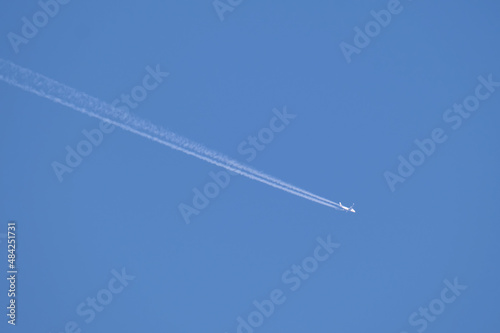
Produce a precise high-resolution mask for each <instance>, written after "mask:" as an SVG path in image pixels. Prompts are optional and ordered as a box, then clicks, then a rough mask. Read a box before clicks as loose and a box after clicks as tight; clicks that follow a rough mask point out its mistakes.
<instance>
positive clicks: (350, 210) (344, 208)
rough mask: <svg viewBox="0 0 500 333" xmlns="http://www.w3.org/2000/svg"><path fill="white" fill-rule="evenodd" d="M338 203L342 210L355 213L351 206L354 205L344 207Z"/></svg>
mask: <svg viewBox="0 0 500 333" xmlns="http://www.w3.org/2000/svg"><path fill="white" fill-rule="evenodd" d="M339 205H340V208H342V209H343V210H344V212H353V213H356V211H355V210H354V208H352V207H353V206H354V204H352V205H351V207H346V206H343V205H342V202H339Z"/></svg>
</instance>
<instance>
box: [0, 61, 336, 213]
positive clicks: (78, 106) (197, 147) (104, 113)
mask: <svg viewBox="0 0 500 333" xmlns="http://www.w3.org/2000/svg"><path fill="white" fill-rule="evenodd" d="M0 79H1V80H3V81H5V82H7V83H8V84H10V85H13V86H16V87H18V88H21V89H23V90H25V91H28V92H31V93H34V94H36V95H38V96H40V97H43V98H46V99H49V100H51V101H53V102H56V103H59V104H62V105H65V106H68V107H70V108H72V109H74V110H76V111H79V112H82V113H84V114H87V115H89V116H91V117H95V118H98V119H101V120H104V121H107V122H109V123H111V124H113V125H116V126H118V127H120V128H122V129H124V130H127V131H129V132H132V133H135V134H138V135H141V136H143V137H145V138H148V139H150V140H152V141H156V142H158V143H161V144H163V145H165V146H168V147H170V148H173V149H176V150H179V151H181V152H183V153H186V154H188V155H191V156H195V157H197V158H199V159H201V160H204V161H206V162H209V163H212V164H214V165H217V166H219V167H222V168H225V169H227V170H230V171H233V172H235V173H237V174H240V175H243V176H245V177H248V178H250V179H253V180H256V181H259V182H261V183H264V184H267V185H270V186H273V187H275V188H279V189H281V190H284V191H286V192H289V193H291V194H294V195H297V196H299V197H302V198H305V199H308V200H311V201H314V202H317V203H320V204H322V205H325V206H328V207H331V208H335V209H341V208H340V205H339V204H338V203H336V202H334V201H331V200H328V199H325V198H323V197H320V196H318V195H315V194H313V193H310V192H308V191H305V190H303V189H301V188H298V187H296V186H293V185H291V184H289V183H286V182H284V181H282V180H280V179H278V178H275V177H272V176H270V175H267V174H265V173H263V172H261V171H258V170H256V169H253V168H251V167H249V166H246V165H244V164H242V163H240V162H238V161H236V160H234V159H231V158H229V157H227V156H225V155H223V154H221V153H219V152H216V151H214V150H211V149H209V148H207V147H205V146H203V145H201V144H199V143H196V142H193V141H191V140H189V139H187V138H184V137H182V136H180V135H177V134H175V133H173V132H171V131H168V130H166V129H164V128H161V127H158V126H156V125H154V124H152V123H151V122H149V121H147V120H144V119H140V118H138V117H136V116H134V115H133V114H132V113H130V112H128V111H124V110H123V109H119V108H116V107H113V106H112V105H109V104H107V103H105V102H102V101H100V100H99V99H97V98H95V97H92V96H90V95H87V94H85V93H83V92H80V91H77V90H75V89H73V88H71V87H68V86H66V85H64V84H62V83H59V82H57V81H55V80H52V79H50V78H48V77H45V76H43V75H41V74H38V73H35V72H33V71H31V70H29V69H27V68H23V67H21V66H18V65H16V64H14V63H12V62H10V61H7V60H4V59H1V58H0Z"/></svg>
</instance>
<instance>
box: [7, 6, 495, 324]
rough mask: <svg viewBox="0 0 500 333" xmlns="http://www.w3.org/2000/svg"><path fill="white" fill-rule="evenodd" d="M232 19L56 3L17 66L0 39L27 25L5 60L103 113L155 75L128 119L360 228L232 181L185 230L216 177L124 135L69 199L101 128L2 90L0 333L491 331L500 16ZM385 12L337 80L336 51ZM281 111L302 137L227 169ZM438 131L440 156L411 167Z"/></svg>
mask: <svg viewBox="0 0 500 333" xmlns="http://www.w3.org/2000/svg"><path fill="white" fill-rule="evenodd" d="M61 2H62V1H61ZM42 3H47V4H53V2H51V1H50V0H48V1H46V2H43V0H42ZM223 3H224V4H226V6H230V5H229V3H233V4H235V5H234V6H232V7H231V9H232V11H226V12H224V14H222V15H223V17H224V20H223V21H221V20H220V17H219V15H218V14H217V11H216V10H215V8H214V6H213V4H212V2H211V1H192V2H186V3H185V2H179V1H177V2H173V1H145V2H140V3H139V2H132V1H121V2H118V1H106V2H105V3H102V2H99V1H85V2H78V1H70V2H68V3H67V4H58V10H57V13H54V12H53V17H49V16H48V15H46V17H47V18H48V19H47V23H46V25H44V26H42V27H40V28H38V32H37V33H36V34H35V35H34V36H32V37H30V38H26V40H25V42H23V43H21V44H19V45H17V48H18V50H17V51H18V52H16V50H15V47H13V44H12V42H11V41H10V40H9V36H11V37H10V38H11V39H12V36H13V35H12V34H10V33H13V34H16V35H17V36H19V38H24V37H23V31H22V27H23V24H25V23H23V22H24V21H23V17H26V19H27V20H28V21H29V22H33V16H34V15H35V16H36V15H39V14H37V13H38V12H39V11H40V10H42V9H41V5H40V4H39V3H38V2H36V1H25V2H23V3H16V4H13V3H9V4H4V5H3V6H2V7H3V8H2V10H1V11H0V22H1V23H0V27H1V29H0V35H1V36H3V37H2V38H0V58H2V59H6V60H9V61H12V62H13V63H16V64H18V65H20V66H23V67H26V68H29V69H31V70H33V71H35V72H38V73H41V74H43V75H46V76H48V77H50V78H52V79H55V80H57V81H59V82H62V83H64V84H67V85H68V86H70V87H73V88H75V89H78V90H81V91H84V92H86V93H88V94H89V95H91V96H94V97H97V98H99V99H100V100H103V101H106V102H109V103H111V102H112V101H113V100H115V99H116V98H118V99H120V98H121V95H122V94H129V95H130V94H131V93H132V91H134V89H135V91H139V90H140V88H136V87H141V86H144V82H145V81H144V80H145V77H146V76H147V75H150V79H147V83H149V84H150V85H151V84H153V83H154V81H153V80H151V78H152V77H151V69H156V68H158V69H159V71H161V72H165V73H166V72H168V73H169V75H168V76H166V75H165V76H164V77H161V80H160V79H159V80H158V81H156V82H157V83H158V85H155V88H154V89H151V90H147V97H146V98H144V100H141V101H140V102H137V103H133V105H134V106H133V107H132V106H130V107H129V108H130V110H131V111H132V112H133V113H134V114H136V115H137V116H139V117H143V118H146V119H149V120H150V121H152V122H153V123H155V124H158V125H161V126H163V127H166V128H168V129H170V130H171V131H173V132H175V133H179V134H181V135H183V136H185V137H188V138H190V139H192V140H194V141H197V142H200V143H202V144H204V145H205V146H208V147H211V148H213V149H215V150H217V151H220V152H222V153H224V154H226V155H228V156H230V157H232V158H234V159H236V160H239V161H241V162H245V163H248V164H250V165H252V166H253V167H255V168H257V169H259V170H262V171H265V172H266V173H269V174H271V175H274V176H277V177H278V178H281V179H283V180H285V181H287V182H289V183H292V184H294V185H296V186H299V187H302V188H304V189H306V190H308V191H311V192H313V193H315V194H317V195H320V196H324V197H326V198H328V199H331V200H333V201H337V202H338V201H341V202H342V203H343V204H345V205H350V204H351V203H353V202H354V203H355V207H354V208H355V209H356V213H355V214H352V213H344V212H339V211H335V210H333V209H331V208H328V207H325V206H322V205H319V204H316V203H314V202H311V201H308V200H304V199H303V198H300V197H296V196H293V195H290V194H288V193H286V192H283V191H280V190H278V189H275V188H272V187H269V186H266V185H264V184H261V183H259V182H255V181H252V180H250V179H246V178H243V177H241V176H232V177H231V178H230V181H229V185H228V186H227V187H225V188H223V189H221V190H220V192H219V193H218V195H217V196H215V197H214V198H210V199H209V200H208V201H209V203H208V204H207V207H206V208H202V209H198V214H197V215H191V216H190V219H189V220H190V223H189V224H187V223H186V220H185V218H183V216H182V214H181V213H180V211H179V205H180V204H185V205H189V206H193V202H192V200H193V196H194V192H193V190H195V189H199V190H201V191H203V188H204V187H205V186H206V184H207V183H210V182H212V178H211V177H210V175H209V174H210V172H215V173H218V172H220V171H221V170H222V169H220V168H217V167H215V166H212V165H210V164H207V163H206V162H204V161H200V160H198V159H195V158H193V157H190V156H187V155H185V154H182V153H180V152H177V151H174V150H171V149H168V148H166V147H164V146H161V145H158V144H156V143H154V142H151V141H149V140H146V139H144V138H141V137H139V136H137V135H134V134H131V133H128V132H125V131H122V130H121V129H115V130H114V131H112V132H111V133H104V134H103V136H102V140H101V142H100V143H99V144H98V145H96V146H93V148H92V152H91V153H90V154H89V155H88V156H84V157H82V160H81V162H80V163H79V164H78V165H77V166H76V167H74V168H73V167H72V168H71V169H72V172H71V173H64V174H62V175H61V177H62V179H60V178H58V176H57V175H56V172H55V171H54V167H53V166H54V162H57V163H61V164H66V161H65V159H66V155H67V150H66V149H67V147H69V148H70V149H75V150H76V149H77V147H78V145H79V144H80V143H81V142H82V141H84V140H87V139H86V137H85V135H84V134H83V133H82V131H83V130H86V131H89V132H92V131H93V130H96V129H99V126H100V124H99V121H98V120H96V119H93V118H89V117H87V116H85V115H82V114H80V113H78V112H75V111H74V110H72V109H69V108H67V107H64V106H61V105H59V104H55V103H53V102H51V101H49V100H46V99H42V98H40V97H38V96H35V95H33V94H29V93H27V92H25V91H22V90H20V89H18V88H15V87H13V86H9V85H8V84H6V83H4V82H0V96H1V98H0V156H2V157H1V161H2V163H1V168H0V221H1V224H0V225H1V229H0V242H1V243H0V247H2V253H3V254H2V255H1V257H2V258H5V259H3V260H2V261H0V267H1V269H2V271H3V272H4V273H5V275H6V271H7V261H6V257H7V252H6V239H5V238H4V237H3V235H2V234H5V233H6V232H7V222H8V221H10V220H16V221H17V244H18V248H17V264H18V269H19V273H18V275H17V283H18V285H17V288H18V293H17V296H16V302H17V303H18V308H17V311H18V312H17V315H18V317H17V321H16V326H18V327H16V328H14V327H11V326H12V325H9V324H8V323H7V318H6V316H5V314H4V313H2V318H3V319H2V321H1V323H0V327H2V332H4V331H5V332H10V331H14V330H17V331H18V332H32V331H34V330H36V331H42V332H48V333H49V332H53V333H55V332H65V329H66V331H68V332H70V331H75V332H78V330H81V332H104V331H110V330H111V331H117V332H144V331H148V330H158V329H160V330H161V331H165V332H222V333H224V332H227V333H230V332H238V325H240V324H241V322H239V321H238V318H239V317H241V318H242V319H243V320H244V321H245V323H246V324H245V325H243V326H240V330H239V331H240V332H242V333H243V332H244V333H247V332H250V331H254V332H280V331H287V332H309V331H310V332H366V331H373V332H396V333H400V332H407V333H410V332H423V331H426V332H471V331H476V332H496V331H497V330H498V327H499V326H500V319H499V318H500V316H499V310H498V306H497V303H496V300H497V299H498V297H499V296H500V288H498V284H497V283H498V282H497V281H498V280H499V279H500V271H499V270H498V269H497V258H498V255H499V254H500V246H499V245H498V241H497V240H498V237H499V236H500V227H499V225H498V221H499V217H500V212H499V210H498V205H497V203H498V198H499V190H498V188H499V177H498V169H499V167H500V160H499V156H498V151H499V144H498V143H499V142H500V140H499V132H498V126H497V124H498V121H499V120H500V116H499V114H498V112H497V111H498V110H499V109H500V87H497V86H495V82H500V63H499V61H498V59H500V48H499V47H498V46H497V44H498V32H499V30H500V22H499V21H498V15H497V14H498V12H499V9H500V4H499V3H497V2H495V1H484V2H481V3H474V4H471V3H469V2H466V1H454V2H445V3H431V2H425V1H417V0H415V1H408V0H402V1H401V2H400V3H399V5H398V4H397V3H396V2H394V1H385V0H384V1H361V2H359V1H358V2H356V3H353V2H350V1H336V2H332V3H328V4H326V3H307V2H303V1H288V2H286V3H285V2H279V1H274V2H268V3H257V2H252V1H242V2H241V3H240V4H239V5H236V4H237V3H238V1H236V0H233V1H232V2H231V1H224V2H223ZM47 6H48V5H47ZM47 8H49V7H47ZM50 8H52V10H53V11H55V9H54V8H55V7H50ZM388 8H389V9H392V10H393V11H394V12H398V13H397V14H396V13H392V14H391V20H390V22H389V23H388V24H386V26H385V27H380V25H379V27H380V31H377V33H372V35H373V36H372V37H371V38H370V42H369V44H368V45H367V46H366V47H358V53H354V54H352V55H351V56H350V62H348V61H347V59H346V57H345V55H344V54H343V52H342V49H341V43H347V44H349V45H351V46H353V47H356V41H355V39H356V32H355V28H356V27H358V28H359V29H361V30H362V31H365V34H366V30H364V29H365V27H366V25H367V24H370V23H369V22H370V21H374V20H375V19H374V17H373V15H372V14H371V11H375V12H376V13H379V15H383V14H380V11H381V10H388ZM395 8H396V9H395ZM383 13H385V12H383ZM389 13H390V12H389ZM42 16H43V15H42ZM42 16H40V17H41V18H42V19H43V17H42ZM372 25H373V24H372ZM26 29H27V28H25V30H26ZM25 32H26V31H25ZM369 33H370V32H369ZM9 34H10V35H9ZM358 38H362V37H359V36H358ZM148 68H149V70H148ZM479 77H482V78H483V79H478V78H479ZM488 77H490V79H489V80H490V84H485V83H484V80H486V81H488ZM491 81H492V82H493V83H491ZM478 87H479V88H478ZM138 89H139V90H138ZM477 96H479V97H477ZM464 101H466V102H465V103H472V104H468V105H467V107H468V108H470V109H474V110H475V111H470V112H469V111H467V110H465V111H464V109H462V111H461V112H462V114H466V116H461V115H460V113H459V112H458V111H453V108H454V104H461V103H464ZM476 101H477V105H475V104H474V103H475V102H476ZM120 103H121V104H120V106H122V107H123V106H124V105H126V104H125V102H120ZM284 108H286V110H287V112H288V113H290V114H293V115H295V116H296V117H295V118H293V119H291V120H290V121H289V123H288V124H286V126H284V129H283V130H282V131H280V132H276V133H274V134H273V135H274V137H273V139H272V140H270V142H269V143H267V144H265V145H264V146H265V148H263V149H262V150H258V151H257V149H256V151H257V154H256V157H255V159H253V160H252V161H250V162H248V161H247V160H246V158H247V156H248V155H243V154H241V153H240V152H239V151H238V147H239V146H240V145H245V142H247V144H248V142H249V136H257V137H258V134H259V133H261V132H262V130H263V129H265V128H269V127H270V122H271V121H272V119H273V117H275V113H274V112H273V110H280V111H281V112H282V111H283V110H284ZM448 110H450V111H448ZM451 117H455V118H451ZM456 117H460V119H462V120H461V125H460V127H458V128H456V129H454V128H453V125H454V124H456V122H457V121H458V120H457V118H456ZM464 117H467V118H464ZM452 119H454V120H452ZM436 129H438V131H439V129H441V130H442V134H441V137H443V136H446V138H447V139H446V140H445V141H444V142H441V143H434V145H435V148H433V149H431V150H432V153H430V154H429V156H427V155H425V154H424V153H418V152H416V153H413V152H414V151H417V150H418V146H417V145H416V144H415V140H419V141H421V142H429V141H428V139H429V138H432V132H433V131H435V130H436ZM93 133H95V131H94V132H93ZM429 145H430V146H432V144H429ZM430 146H429V147H430ZM247 147H249V146H247ZM412 153H413V155H412V156H413V158H414V161H417V162H418V164H420V161H419V160H418V157H419V156H420V157H421V159H422V157H423V160H422V161H421V162H422V163H421V164H420V165H418V166H416V167H414V171H413V172H411V175H409V176H408V177H406V176H404V177H403V178H404V182H397V183H396V184H395V185H394V186H393V190H391V186H390V185H389V184H388V182H387V180H386V177H385V176H384V175H386V174H387V172H390V173H392V174H393V175H397V176H398V177H402V176H401V174H398V166H399V164H400V160H399V159H398V158H399V156H402V158H404V159H405V160H409V159H410V155H411V154H412ZM399 179H400V180H401V178H399ZM318 238H320V239H321V241H318ZM328 238H330V240H331V243H333V244H336V246H337V247H335V248H333V247H327V246H326V247H325V246H322V245H321V244H323V243H324V242H327V241H326V240H327V239H328ZM322 242H323V243H322ZM318 246H320V248H319V250H317V249H318ZM329 250H331V251H332V253H330V252H328V251H329ZM315 253H316V256H315ZM327 254H328V258H327V259H325V260H323V261H321V260H318V258H325V256H327ZM314 263H316V264H317V267H316V266H314ZM293 265H298V266H295V267H303V265H305V267H306V268H305V269H310V270H312V272H311V273H310V274H309V275H308V277H307V278H300V277H299V276H301V275H300V274H305V273H304V272H302V273H290V272H292V270H293V268H292V267H293ZM307 265H313V266H307ZM307 267H309V268H307ZM311 267H312V268H311ZM302 270H304V268H302ZM124 272H126V273H124ZM290 274H292V275H290ZM117 276H120V278H117ZM292 276H294V277H295V278H297V277H299V279H300V281H301V284H300V287H299V288H298V289H296V290H292V288H291V287H292V286H293V285H294V283H291V282H287V281H290V280H287V277H288V278H291V277H292ZM302 276H305V275H302ZM127 277H128V278H127ZM294 281H297V280H294ZM456 281H458V282H456ZM454 283H455V285H456V284H458V285H459V286H466V287H458V289H457V288H456V287H455V289H453V288H451V287H450V286H449V285H450V284H454ZM120 286H121V287H123V289H122V288H119V287H120ZM8 287H9V286H8V284H7V282H6V281H5V280H4V282H3V283H1V284H0V288H1V289H2V290H0V294H1V295H2V298H1V303H2V304H4V305H5V306H6V305H7V304H8V302H9V299H8V298H7V295H6V294H7V290H8ZM446 288H448V289H446ZM460 288H462V289H460ZM445 289H446V290H445ZM452 289H453V290H454V291H453V290H452ZM117 290H120V292H118V291H117ZM113 291H114V292H113ZM273 291H276V293H275V294H274V295H275V296H276V295H278V294H279V291H281V292H282V295H281V298H280V297H274V298H275V299H276V300H281V301H282V302H281V303H280V304H274V305H273V307H274V310H273V311H272V314H269V316H266V315H265V314H263V312H262V310H261V311H260V314H259V313H257V314H256V313H255V311H259V310H258V309H257V308H256V306H255V305H254V303H253V302H254V301H257V302H258V303H259V304H269V303H266V300H269V299H271V298H272V297H271V294H272V293H273ZM110 295H111V297H112V299H111V300H110V299H109V296H110ZM106 297H108V298H106ZM89 298H90V299H92V298H97V299H101V301H103V302H104V303H106V304H105V305H104V306H102V307H100V306H99V305H98V304H97V305H95V306H96V307H95V308H93V310H91V309H92V306H91V305H88V304H87V302H88V299H89ZM452 299H453V300H452ZM97 302H99V301H97ZM82 304H83V305H82ZM264 307H265V305H264ZM3 308H4V309H5V307H3ZM420 308H422V309H423V310H421V309H420ZM426 308H430V310H429V311H430V312H428V314H427V315H424V314H422V313H423V312H420V311H426V310H425V309H426ZM78 309H80V311H78ZM97 309H100V310H97ZM3 311H5V312H6V310H3ZM85 311H87V312H85ZM264 312H265V310H264ZM82 313H86V314H82ZM90 313H94V316H92V315H90ZM252 316H253V317H252ZM426 316H427V317H426ZM249 317H250V319H249ZM91 318H92V319H91ZM252 318H253V319H252ZM259 318H261V319H262V320H261V321H262V322H261V323H260V322H259V320H260V319H259ZM410 318H413V321H411V319H410ZM86 320H87V321H88V322H86ZM252 320H254V324H255V323H257V324H255V327H252V326H251V325H250V324H249V321H250V322H251V321H252ZM255 320H256V321H255ZM244 326H246V327H247V328H244Z"/></svg>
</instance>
